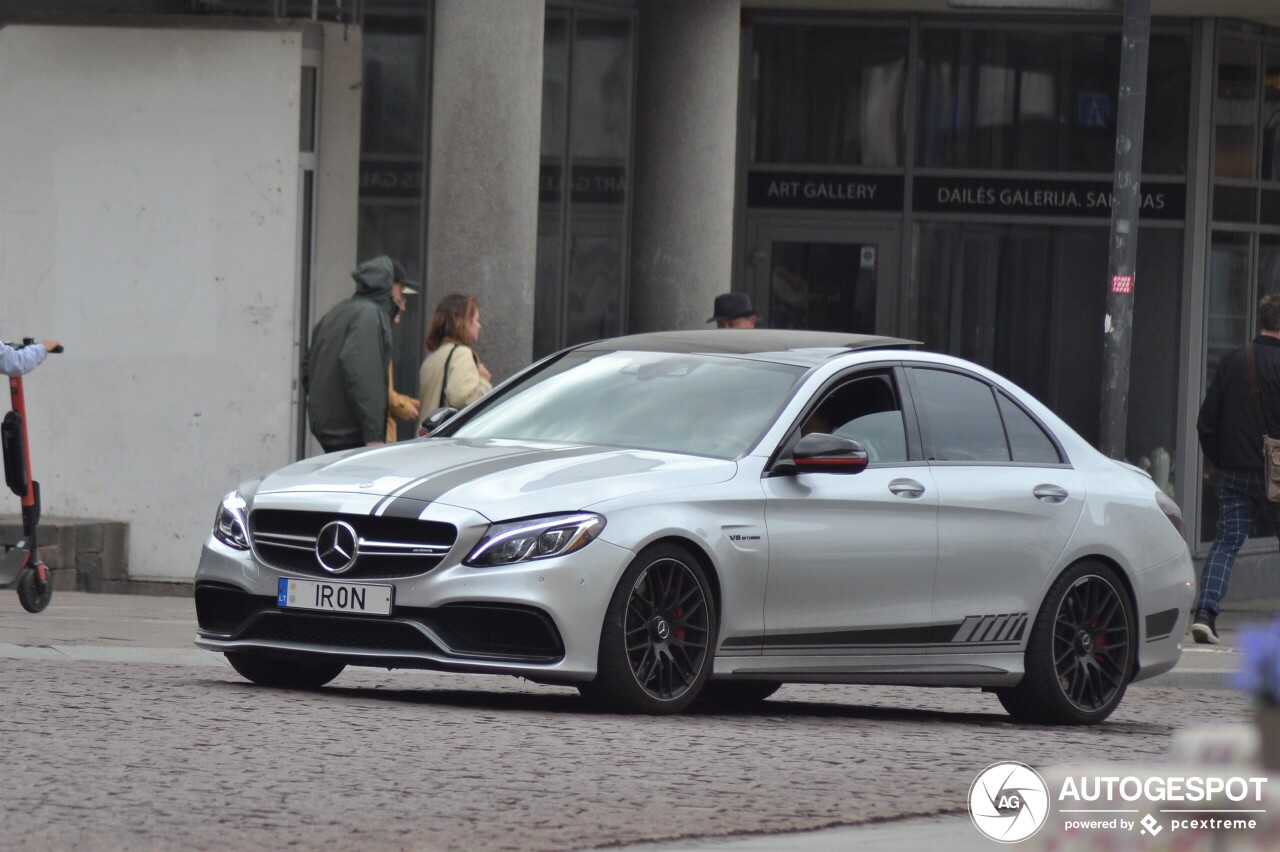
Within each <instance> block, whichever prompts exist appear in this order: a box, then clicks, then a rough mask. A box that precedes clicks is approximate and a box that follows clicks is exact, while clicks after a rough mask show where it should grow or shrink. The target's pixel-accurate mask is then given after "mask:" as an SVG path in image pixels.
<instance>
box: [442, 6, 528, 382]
mask: <svg viewBox="0 0 1280 852" xmlns="http://www.w3.org/2000/svg"><path fill="white" fill-rule="evenodd" d="M435 9H436V13H435V44H434V47H433V50H434V57H433V60H432V92H431V164H430V169H431V171H430V181H431V188H430V198H429V205H430V207H429V212H428V232H427V254H428V257H427V287H428V291H427V302H426V307H427V310H428V314H427V316H428V319H429V318H430V311H432V310H434V309H435V305H436V303H437V302H439V301H440V299H441V298H442V297H443V296H445V295H446V294H448V293H451V292H462V293H475V294H476V296H477V298H478V299H479V300H480V322H481V325H482V326H483V328H482V329H481V332H480V341H479V343H478V344H477V346H476V349H477V351H478V352H479V354H480V358H481V359H482V360H483V361H484V363H485V365H486V366H488V368H489V369H490V371H491V372H492V373H493V378H494V381H495V383H496V382H497V381H499V380H501V379H505V378H507V377H508V376H510V375H511V374H512V373H513V372H515V371H516V370H519V369H520V368H522V367H525V366H527V365H528V364H529V363H530V361H531V360H532V358H533V285H534V268H535V262H536V258H537V237H538V158H539V145H540V140H541V133H542V124H541V121H542V31H543V21H544V18H545V4H544V2H543V0H521V2H518V3H513V2H511V0H436V4H435Z"/></svg>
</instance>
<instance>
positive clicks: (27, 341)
mask: <svg viewBox="0 0 1280 852" xmlns="http://www.w3.org/2000/svg"><path fill="white" fill-rule="evenodd" d="M52 342H53V341H42V340H36V339H35V338H34V337H24V338H22V342H21V343H6V344H5V345H6V346H9V347H11V348H13V349H22V348H24V347H27V346H34V345H36V344H37V343H52ZM65 351H66V348H65V347H64V346H63V345H62V344H61V343H59V344H57V345H56V346H54V347H52V348H51V349H49V352H50V354H53V355H57V354H58V353H60V352H65Z"/></svg>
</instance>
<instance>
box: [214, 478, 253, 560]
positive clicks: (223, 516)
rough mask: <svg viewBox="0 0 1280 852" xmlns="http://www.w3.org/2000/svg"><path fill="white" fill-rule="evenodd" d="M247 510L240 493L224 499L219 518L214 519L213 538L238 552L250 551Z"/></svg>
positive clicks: (234, 493) (236, 492)
mask: <svg viewBox="0 0 1280 852" xmlns="http://www.w3.org/2000/svg"><path fill="white" fill-rule="evenodd" d="M245 508H246V505H245V502H244V498H243V497H241V496H240V492H238V491H232V492H231V493H230V494H228V495H227V496H226V497H223V498H222V503H221V505H219V506H218V516H217V517H216V518H214V519H213V537H214V538H216V539H217V540H218V541H220V542H222V543H223V544H225V545H226V546H227V547H234V548H235V549H236V550H248V549H249V533H248V532H247V530H248V529H249V525H248V524H246V523H245V521H244V510H245Z"/></svg>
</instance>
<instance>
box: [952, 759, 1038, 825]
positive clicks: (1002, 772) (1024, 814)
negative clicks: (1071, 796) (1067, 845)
mask: <svg viewBox="0 0 1280 852" xmlns="http://www.w3.org/2000/svg"><path fill="white" fill-rule="evenodd" d="M969 816H970V817H972V818H973V824H974V825H975V826H977V827H978V831H981V832H982V833H983V834H985V835H986V836H987V837H990V838H991V839H992V840H996V841H999V842H1000V843H1017V842H1018V841H1020V840H1026V839H1027V838H1028V837H1030V836H1031V835H1033V834H1035V833H1036V832H1037V831H1039V830H1040V827H1041V826H1042V825H1044V824H1045V822H1046V821H1047V820H1048V818H1049V788H1048V787H1047V786H1045V783H1044V779H1043V778H1041V777H1040V773H1038V772H1036V771H1035V770H1034V769H1032V768H1031V767H1030V766H1026V765H1024V764H1021V763H1013V762H1008V763H993V764H991V765H990V766H988V767H987V768H986V769H984V770H982V771H981V772H979V773H978V777H977V778H975V779H973V786H971V787H970V788H969Z"/></svg>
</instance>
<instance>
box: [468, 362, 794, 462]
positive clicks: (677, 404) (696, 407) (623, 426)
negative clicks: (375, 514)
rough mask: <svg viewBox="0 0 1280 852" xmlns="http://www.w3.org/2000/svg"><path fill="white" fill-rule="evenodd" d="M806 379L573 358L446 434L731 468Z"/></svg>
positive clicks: (769, 369)
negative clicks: (640, 453) (603, 448)
mask: <svg viewBox="0 0 1280 852" xmlns="http://www.w3.org/2000/svg"><path fill="white" fill-rule="evenodd" d="M803 372H804V370H803V369H802V368H800V367H794V366H789V365H782V364H768V363H763V362H760V361H750V360H746V359H741V358H726V357H720V356H714V355H689V354H672V353H666V352H571V353H569V354H568V355H566V356H565V357H564V358H562V359H560V360H559V361H558V362H556V363H555V364H554V365H552V366H551V367H549V368H548V369H546V370H543V371H541V372H539V373H537V374H535V375H534V376H532V377H530V379H529V380H528V381H526V382H523V383H521V384H519V385H516V386H514V387H512V388H510V389H508V390H507V391H506V392H505V393H504V394H503V396H502V398H500V399H497V400H494V401H493V403H491V404H490V405H488V406H487V407H485V408H484V409H483V410H482V411H480V412H479V413H478V414H477V415H476V416H475V417H472V418H471V419H470V420H468V421H467V422H466V423H465V424H463V425H462V426H460V427H459V428H457V429H456V430H451V431H450V434H451V435H453V436H456V437H459V438H508V439H513V440H527V441H552V442H557V443H571V444H604V445H607V446H618V447H631V448H636V449H643V450H661V451H667V452H676V453H690V454H693V455H702V456H714V457H717V458H723V459H732V458H737V457H738V456H740V455H742V454H743V453H745V452H746V451H747V450H748V449H750V448H751V446H752V444H753V443H754V441H755V440H756V439H757V438H758V437H759V435H760V434H761V432H763V431H764V429H765V427H766V426H767V425H768V424H769V423H771V422H772V421H773V418H774V416H775V414H776V412H777V411H778V409H779V408H780V407H781V405H782V403H783V402H784V401H785V400H786V398H787V395H788V394H789V393H790V391H791V389H792V387H793V386H794V385H795V383H796V381H797V380H798V379H799V378H800V376H801V375H802V374H803Z"/></svg>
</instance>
